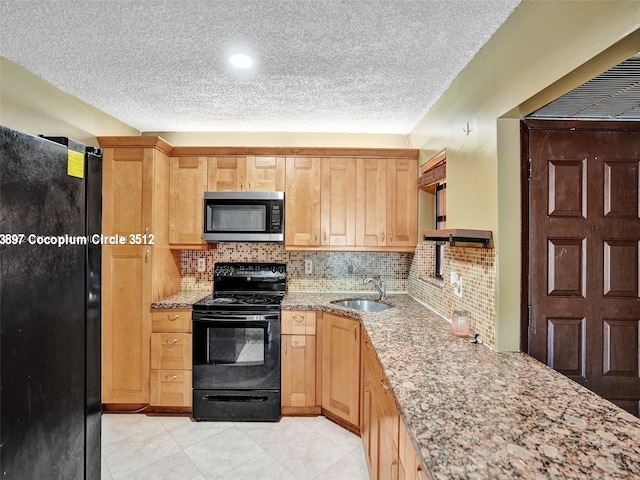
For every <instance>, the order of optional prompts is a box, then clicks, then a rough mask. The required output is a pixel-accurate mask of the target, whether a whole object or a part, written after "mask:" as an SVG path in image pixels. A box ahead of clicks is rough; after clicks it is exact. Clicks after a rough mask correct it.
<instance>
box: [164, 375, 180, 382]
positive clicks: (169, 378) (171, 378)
mask: <svg viewBox="0 0 640 480" xmlns="http://www.w3.org/2000/svg"><path fill="white" fill-rule="evenodd" d="M177 379H178V376H177V375H167V376H166V377H165V380H166V381H167V382H175V381H176V380H177Z"/></svg>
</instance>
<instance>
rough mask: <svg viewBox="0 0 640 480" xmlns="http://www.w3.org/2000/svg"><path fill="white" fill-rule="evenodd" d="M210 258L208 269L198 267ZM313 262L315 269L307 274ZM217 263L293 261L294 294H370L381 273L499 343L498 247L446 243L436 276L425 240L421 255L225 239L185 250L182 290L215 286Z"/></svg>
mask: <svg viewBox="0 0 640 480" xmlns="http://www.w3.org/2000/svg"><path fill="white" fill-rule="evenodd" d="M199 258H204V259H205V262H206V268H205V271H204V272H198V271H197V264H198V259H199ZM307 260H310V261H311V264H312V273H305V261H307ZM217 262H279V263H286V264H287V289H288V291H290V292H363V293H364V292H366V293H375V289H374V288H373V286H371V285H365V284H364V283H363V280H364V278H365V277H368V276H372V275H381V277H382V279H383V280H384V281H385V283H386V284H387V291H388V292H406V293H408V294H409V295H411V296H413V297H415V298H417V299H418V300H420V301H422V302H424V303H425V304H427V305H428V306H429V307H431V308H432V309H433V310H435V311H436V312H437V313H439V314H440V315H442V316H443V317H445V318H447V319H451V317H452V315H453V312H454V311H456V310H465V311H467V312H468V314H469V317H470V320H471V331H472V332H474V333H478V334H480V336H481V338H482V340H483V341H484V342H485V343H486V344H487V345H488V346H489V347H491V348H493V347H494V345H495V332H494V329H495V274H496V269H495V251H494V250H493V249H483V248H462V247H451V246H445V247H444V275H443V280H439V279H435V278H433V274H434V263H435V246H434V245H433V244H430V243H421V244H418V246H417V247H416V250H415V253H395V252H390V253H382V252H313V251H309V252H288V251H285V249H284V245H282V244H276V243H219V244H217V247H216V248H213V249H210V250H202V251H201V250H182V252H181V273H182V290H210V289H211V288H212V283H213V266H214V264H215V263H217ZM450 272H457V273H459V274H460V276H461V277H462V282H463V286H462V298H459V297H456V296H455V295H454V293H453V287H452V286H451V285H450V282H449V278H450Z"/></svg>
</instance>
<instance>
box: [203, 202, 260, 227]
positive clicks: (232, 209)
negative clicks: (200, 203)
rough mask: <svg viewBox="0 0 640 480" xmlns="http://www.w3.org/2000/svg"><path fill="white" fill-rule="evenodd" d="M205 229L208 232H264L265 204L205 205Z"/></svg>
mask: <svg viewBox="0 0 640 480" xmlns="http://www.w3.org/2000/svg"><path fill="white" fill-rule="evenodd" d="M207 230H208V231H210V232H219V233H222V232H265V231H266V230H267V204H266V203H250V204H246V205H239V204H237V203H236V204H231V205H225V204H222V203H216V204H209V205H207Z"/></svg>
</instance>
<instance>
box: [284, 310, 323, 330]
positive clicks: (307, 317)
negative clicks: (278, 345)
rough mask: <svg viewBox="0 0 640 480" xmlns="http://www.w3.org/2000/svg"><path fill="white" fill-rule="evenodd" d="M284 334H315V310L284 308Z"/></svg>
mask: <svg viewBox="0 0 640 480" xmlns="http://www.w3.org/2000/svg"><path fill="white" fill-rule="evenodd" d="M281 328H282V331H281V333H282V334H285V335H315V334H316V312H315V310H283V311H282V324H281Z"/></svg>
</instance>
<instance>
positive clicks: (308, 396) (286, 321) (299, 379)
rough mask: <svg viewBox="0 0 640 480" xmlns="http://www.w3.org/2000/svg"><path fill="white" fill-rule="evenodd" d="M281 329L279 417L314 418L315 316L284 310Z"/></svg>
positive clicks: (317, 406) (316, 406)
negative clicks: (304, 416) (300, 416)
mask: <svg viewBox="0 0 640 480" xmlns="http://www.w3.org/2000/svg"><path fill="white" fill-rule="evenodd" d="M281 326H282V330H281V332H282V342H281V352H282V381H281V407H282V408H281V409H282V413H283V414H285V415H295V414H299V415H313V414H316V415H317V414H319V413H320V405H319V404H318V402H317V401H316V384H317V380H318V379H317V375H316V370H317V355H316V352H317V348H316V343H317V337H316V312H315V311H298V310H296V311H293V310H284V311H283V312H282V324H281Z"/></svg>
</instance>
